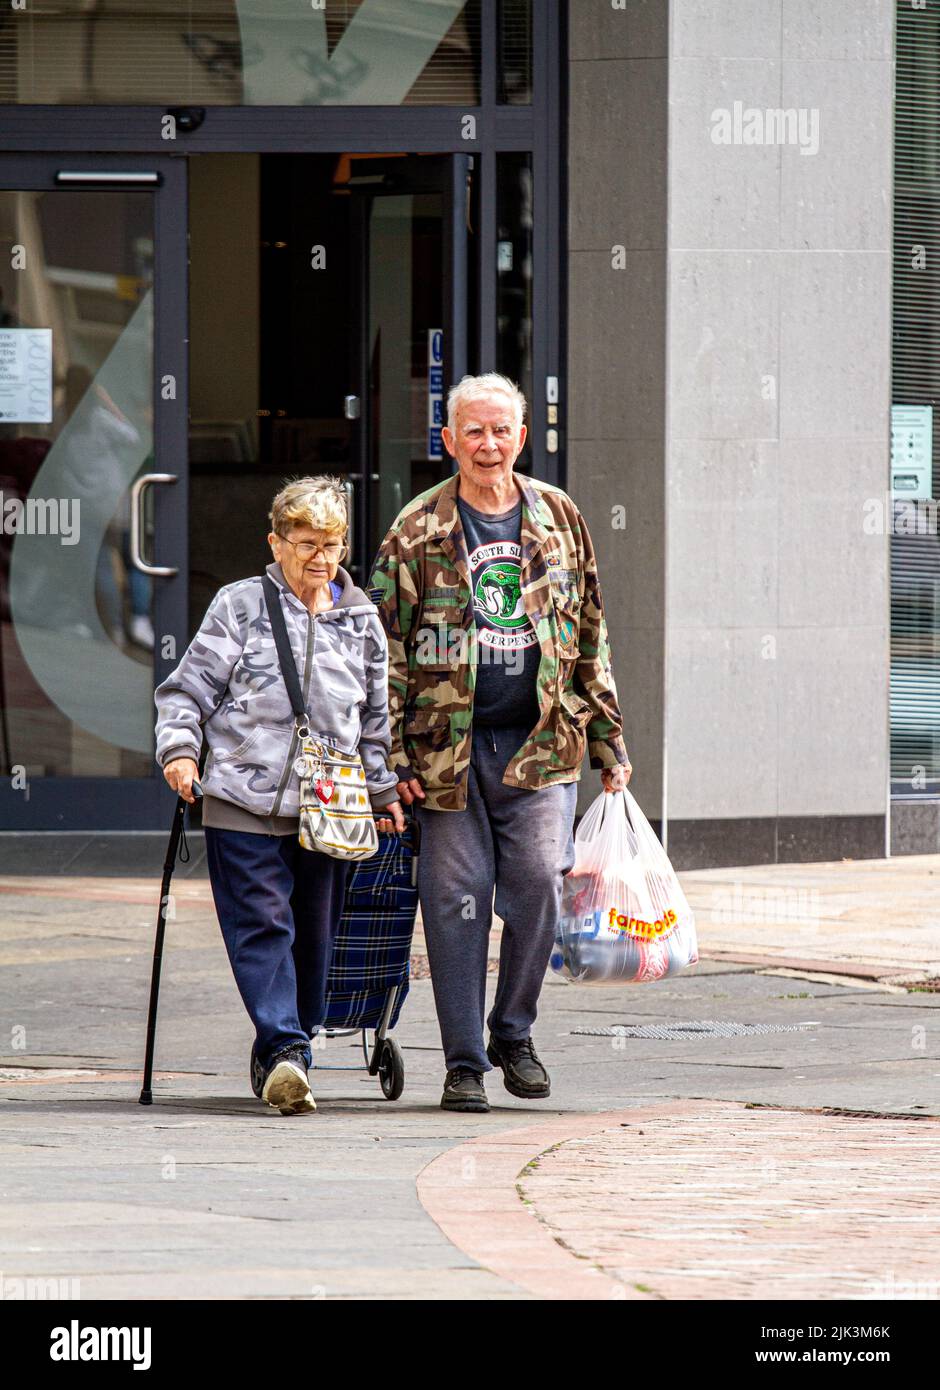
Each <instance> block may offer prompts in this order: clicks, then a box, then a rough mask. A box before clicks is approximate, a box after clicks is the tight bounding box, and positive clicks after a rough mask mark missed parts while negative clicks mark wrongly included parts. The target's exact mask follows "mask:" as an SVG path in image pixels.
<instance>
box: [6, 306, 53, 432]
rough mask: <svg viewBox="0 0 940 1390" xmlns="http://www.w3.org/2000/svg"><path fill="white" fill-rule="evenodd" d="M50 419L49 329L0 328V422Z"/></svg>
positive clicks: (31, 422) (42, 422)
mask: <svg viewBox="0 0 940 1390" xmlns="http://www.w3.org/2000/svg"><path fill="white" fill-rule="evenodd" d="M51 419H52V329H51V328H0V424H11V423H12V424H22V425H45V424H48V423H49V422H50V420H51Z"/></svg>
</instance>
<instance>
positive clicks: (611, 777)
mask: <svg viewBox="0 0 940 1390" xmlns="http://www.w3.org/2000/svg"><path fill="white" fill-rule="evenodd" d="M632 771H633V768H632V767H631V766H630V764H629V763H618V764H617V766H616V767H605V768H602V769H601V783H602V784H603V787H604V791H605V792H622V791H625V790H626V786H627V783H628V782H629V780H630V773H631V772H632Z"/></svg>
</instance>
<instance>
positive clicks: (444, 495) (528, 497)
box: [424, 471, 555, 551]
mask: <svg viewBox="0 0 940 1390" xmlns="http://www.w3.org/2000/svg"><path fill="white" fill-rule="evenodd" d="M512 476H513V478H514V479H515V481H516V483H517V485H518V487H519V491H520V493H521V494H522V546H523V551H525V548H526V542H528V544H529V547H530V548H532V547H538V546H540V545H541V544H542V542H543V541H544V540H546V538H547V536H548V534H549V532H550V531H554V529H555V523H554V521H553V520H552V514H551V512H550V511H549V509H548V507H546V506H545V504H544V503H543V501H542V498H541V496H540V494H539V492H538V488H537V486H536V485H535V484H533V482H532V480H531V479H530V478H526V477H525V476H524V475H523V474H521V473H516V472H515V471H514V472H513V475H512ZM459 481H460V474H459V473H454V474H452V475H451V477H449V478H448V479H447V481H446V482H445V483H444V485H443V486H442V487H441V489H440V491H439V492H438V493H437V494H436V496H435V495H432V496H431V497H429V498H428V503H427V515H428V517H429V518H431V517H433V518H434V522H433V524H431V523H430V521H429V523H428V525H427V526H426V529H425V533H424V534H425V539H426V540H431V539H432V538H433V539H434V540H441V539H443V538H444V537H445V536H449V535H450V534H451V532H452V531H453V530H454V528H455V527H459V530H460V534H461V537H462V536H463V527H462V526H459V522H460V513H459V512H458V510H457V497H458V491H457V489H458V483H459Z"/></svg>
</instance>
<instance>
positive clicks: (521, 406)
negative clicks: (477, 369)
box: [447, 372, 528, 430]
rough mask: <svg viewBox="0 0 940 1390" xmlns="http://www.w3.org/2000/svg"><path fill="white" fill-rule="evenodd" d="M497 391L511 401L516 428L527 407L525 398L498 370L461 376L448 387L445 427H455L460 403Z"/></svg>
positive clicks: (514, 384) (512, 382)
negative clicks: (453, 384) (454, 383)
mask: <svg viewBox="0 0 940 1390" xmlns="http://www.w3.org/2000/svg"><path fill="white" fill-rule="evenodd" d="M497 392H498V393H499V394H500V395H501V396H508V397H509V399H510V400H511V401H512V408H513V413H514V414H515V417H516V428H517V429H518V427H519V426H520V425H521V424H522V422H523V420H524V419H525V416H526V410H527V409H528V406H527V403H526V398H525V396H524V395H523V394H522V392H521V391H520V389H519V387H518V386H517V385H516V383H515V382H514V381H510V380H509V377H508V376H500V374H499V372H484V373H483V375H482V376H463V377H461V378H460V380H459V381H458V382H457V385H456V386H452V387H451V388H450V390H449V391H448V393H447V428H448V429H449V430H455V429H456V427H457V412H458V410H459V409H460V407H461V406H462V405H466V404H467V403H468V402H469V401H478V400H479V399H480V397H481V396H489V395H493V394H495V393H497Z"/></svg>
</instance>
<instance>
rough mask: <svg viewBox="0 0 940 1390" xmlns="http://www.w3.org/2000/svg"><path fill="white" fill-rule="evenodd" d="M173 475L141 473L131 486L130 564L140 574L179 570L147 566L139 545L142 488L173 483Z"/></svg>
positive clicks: (170, 566)
mask: <svg viewBox="0 0 940 1390" xmlns="http://www.w3.org/2000/svg"><path fill="white" fill-rule="evenodd" d="M176 481H177V478H176V474H175V473H143V474H142V475H141V476H140V477H139V478H137V479H135V481H134V482H133V483H132V484H131V547H130V548H131V564H132V565H133V566H134V568H135V569H139V570H140V571H141V573H142V574H156V575H163V576H166V575H172V574H179V570H178V569H177V568H176V567H175V566H172V565H148V563H147V561H146V560H145V559H144V557H143V552H142V550H141V545H140V537H141V532H142V527H141V520H140V513H141V505H142V499H143V495H144V488H145V487H147V486H149V484H150V483H175V482H176Z"/></svg>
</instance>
